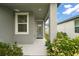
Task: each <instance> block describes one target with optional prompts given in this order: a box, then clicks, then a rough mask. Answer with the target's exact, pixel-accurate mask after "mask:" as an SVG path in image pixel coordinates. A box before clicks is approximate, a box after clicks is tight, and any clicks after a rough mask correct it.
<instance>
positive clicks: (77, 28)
mask: <svg viewBox="0 0 79 59" xmlns="http://www.w3.org/2000/svg"><path fill="white" fill-rule="evenodd" d="M75 33H79V20H75Z"/></svg>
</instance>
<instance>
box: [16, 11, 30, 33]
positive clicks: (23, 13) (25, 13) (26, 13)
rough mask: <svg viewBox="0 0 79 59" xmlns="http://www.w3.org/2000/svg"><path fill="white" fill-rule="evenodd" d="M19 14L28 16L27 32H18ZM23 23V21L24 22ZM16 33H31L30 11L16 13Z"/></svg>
mask: <svg viewBox="0 0 79 59" xmlns="http://www.w3.org/2000/svg"><path fill="white" fill-rule="evenodd" d="M18 15H26V16H27V22H26V23H25V24H27V27H26V28H27V32H18V24H19V23H18ZM22 24H23V23H22ZM15 34H29V13H28V12H20V13H15Z"/></svg>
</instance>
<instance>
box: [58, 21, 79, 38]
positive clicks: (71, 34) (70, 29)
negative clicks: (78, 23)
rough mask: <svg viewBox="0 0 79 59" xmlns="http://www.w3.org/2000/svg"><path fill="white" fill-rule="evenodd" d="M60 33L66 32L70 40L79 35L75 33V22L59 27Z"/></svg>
mask: <svg viewBox="0 0 79 59" xmlns="http://www.w3.org/2000/svg"><path fill="white" fill-rule="evenodd" d="M57 31H58V32H66V33H67V34H68V36H69V37H70V38H75V37H76V36H78V35H79V33H75V20H72V21H69V22H65V23H62V24H59V25H57Z"/></svg>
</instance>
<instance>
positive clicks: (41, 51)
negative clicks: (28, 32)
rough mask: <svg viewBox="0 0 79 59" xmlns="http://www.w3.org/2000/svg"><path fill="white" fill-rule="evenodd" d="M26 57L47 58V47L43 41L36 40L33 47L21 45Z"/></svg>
mask: <svg viewBox="0 0 79 59" xmlns="http://www.w3.org/2000/svg"><path fill="white" fill-rule="evenodd" d="M21 46H22V47H23V48H22V49H23V53H24V55H26V56H46V46H45V41H44V40H43V39H36V40H35V42H34V43H33V44H31V45H27V44H26V45H21Z"/></svg>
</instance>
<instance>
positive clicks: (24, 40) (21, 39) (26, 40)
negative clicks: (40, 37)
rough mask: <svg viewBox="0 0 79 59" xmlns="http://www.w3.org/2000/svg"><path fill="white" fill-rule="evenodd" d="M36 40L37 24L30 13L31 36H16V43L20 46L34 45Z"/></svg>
mask: <svg viewBox="0 0 79 59" xmlns="http://www.w3.org/2000/svg"><path fill="white" fill-rule="evenodd" d="M35 39H36V22H35V19H34V15H33V13H32V12H29V34H15V33H14V42H17V43H19V44H32V43H33V42H34V41H35Z"/></svg>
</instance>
